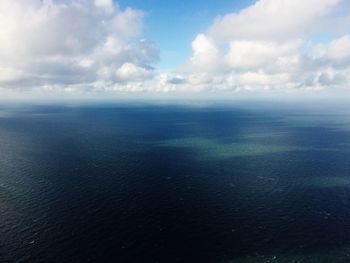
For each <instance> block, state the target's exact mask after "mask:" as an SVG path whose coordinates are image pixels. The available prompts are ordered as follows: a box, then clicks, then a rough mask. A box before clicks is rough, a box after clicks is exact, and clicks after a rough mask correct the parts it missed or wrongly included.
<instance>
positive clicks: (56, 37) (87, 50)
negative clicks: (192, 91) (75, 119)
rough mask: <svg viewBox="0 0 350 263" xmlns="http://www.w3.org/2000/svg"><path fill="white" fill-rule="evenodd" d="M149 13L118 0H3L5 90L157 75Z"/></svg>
mask: <svg viewBox="0 0 350 263" xmlns="http://www.w3.org/2000/svg"><path fill="white" fill-rule="evenodd" d="M144 15H145V14H144V12H142V11H140V10H135V9H132V8H127V9H125V10H121V9H120V8H119V6H118V5H117V4H115V3H113V1H112V0H74V1H73V0H64V1H62V0H60V1H58V0H57V1H56V0H16V1H13V0H2V1H0V32H1V33H0V76H1V77H0V87H2V88H12V87H15V88H21V87H24V86H25V87H26V88H30V87H35V88H37V87H49V86H50V85H51V86H53V87H58V86H62V87H66V86H69V85H70V86H72V85H80V86H82V85H85V86H93V85H94V83H95V82H99V83H100V85H101V83H102V82H104V83H105V85H111V84H113V83H116V82H127V81H129V80H130V79H131V78H136V79H137V80H139V81H142V80H143V79H144V78H146V79H147V78H149V76H151V75H152V72H153V68H152V66H151V65H152V64H153V63H154V62H156V61H157V60H158V50H157V48H156V46H155V44H154V43H153V42H151V41H146V40H143V39H142V36H141V32H142V28H143V22H142V21H143V17H144Z"/></svg>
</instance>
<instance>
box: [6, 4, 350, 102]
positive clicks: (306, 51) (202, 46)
mask: <svg viewBox="0 0 350 263" xmlns="http://www.w3.org/2000/svg"><path fill="white" fill-rule="evenodd" d="M349 83H350V2H349V1H347V0H307V1H305V0H293V1H290V0H258V1H254V0H242V1H238V0H220V1H215V0H188V1H170V0H169V1H162V0H119V1H112V0H16V1H13V0H1V1H0V97H1V98H3V99H6V98H27V99H32V98H43V99H45V98H124V97H127V98H161V97H172V98H183V97H185V98H197V97H198V98H200V97H206V98H235V97H246V98H250V97H254V98H255V97H270V96H271V97H273V96H275V95H276V94H283V96H286V97H297V96H301V97H302V96H313V95H314V94H326V95H327V96H328V95H341V96H344V95H347V94H348V92H349V89H350V85H349Z"/></svg>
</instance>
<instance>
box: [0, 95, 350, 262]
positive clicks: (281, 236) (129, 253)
mask: <svg viewBox="0 0 350 263" xmlns="http://www.w3.org/2000/svg"><path fill="white" fill-rule="evenodd" d="M0 262H1V263H7V262H60V263H61V262H135V263H138V262H141V263H142V262H166V263H168V262H170V263H171V262H196V263H197V262H215V263H216V262H219V263H221V262H222V263H231V262H237V263H251V262H254V263H260V262H264V263H265V262H275V263H280V262H300V263H304V262H317V263H323V262H324V263H331V262H350V106H347V105H333V104H329V103H325V104H318V105H312V104H311V105H310V103H295V104H293V103H267V102H254V101H250V102H225V103H220V102H187V103H171V102H170V103H168V102H162V103H156V102H149V103H146V102H113V103H112V102H109V103H82V104H79V103H38V104H34V103H32V104H30V103H5V104H1V105H0Z"/></svg>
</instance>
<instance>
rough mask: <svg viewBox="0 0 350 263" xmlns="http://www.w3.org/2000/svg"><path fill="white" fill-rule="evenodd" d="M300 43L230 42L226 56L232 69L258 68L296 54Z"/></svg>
mask: <svg viewBox="0 0 350 263" xmlns="http://www.w3.org/2000/svg"><path fill="white" fill-rule="evenodd" d="M300 44H301V42H300V41H291V42H286V43H282V44H279V43H274V42H265V41H249V40H237V41H232V42H230V49H229V52H228V53H227V55H226V57H225V58H226V60H227V63H228V65H229V66H230V67H232V68H243V69H244V68H247V69H252V68H257V67H261V66H266V65H268V64H272V63H274V62H275V60H276V59H278V58H281V57H284V56H287V55H290V54H294V53H295V52H296V51H297V50H298V48H299V47H300Z"/></svg>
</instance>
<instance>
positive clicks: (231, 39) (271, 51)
mask: <svg viewBox="0 0 350 263" xmlns="http://www.w3.org/2000/svg"><path fill="white" fill-rule="evenodd" d="M343 5H344V1H342V0H310V1H303V0H293V1H289V0H260V1H256V3H255V4H253V5H251V6H249V7H247V8H245V9H243V10H241V11H239V12H237V13H229V14H224V15H222V16H219V17H217V18H216V19H215V20H214V21H213V23H212V25H211V26H210V27H209V28H208V30H207V31H206V32H204V33H200V34H198V35H197V37H196V38H195V39H194V40H193V42H192V49H193V55H192V57H191V58H190V59H189V60H188V61H187V62H186V63H185V64H184V65H183V66H182V67H181V68H180V69H179V70H178V72H179V73H180V74H181V78H182V79H184V81H183V82H182V83H179V84H178V85H177V87H176V88H178V89H184V87H185V86H186V88H187V89H189V90H191V89H195V90H198V89H199V90H202V91H208V90H210V91H222V90H234V91H238V90H289V89H294V90H300V89H305V90H319V89H325V88H329V89H331V88H346V87H347V85H348V83H349V78H348V77H347V76H348V73H349V71H350V36H349V35H348V34H347V32H346V30H345V32H344V30H343V33H345V35H343V36H340V37H338V38H335V39H331V40H329V41H328V42H323V43H322V44H319V43H317V41H316V42H315V40H314V39H317V38H314V37H315V36H320V34H321V36H322V34H327V31H326V32H320V27H322V29H325V28H328V29H330V30H332V29H333V28H332V25H334V21H335V20H337V21H341V20H342V19H343V18H342V17H340V14H341V12H339V11H340V8H341V7H342V6H343ZM333 33H334V32H333ZM337 33H341V32H340V31H339V30H337ZM180 86H181V87H180Z"/></svg>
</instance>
